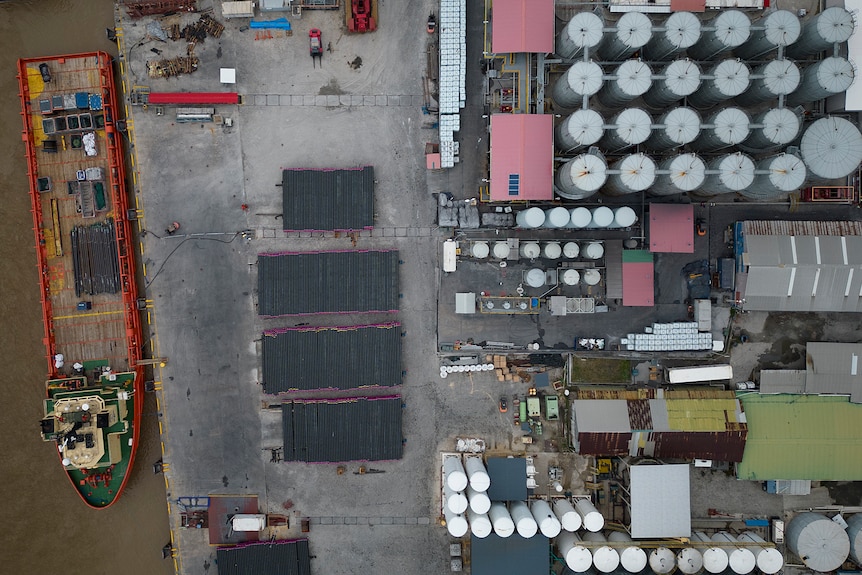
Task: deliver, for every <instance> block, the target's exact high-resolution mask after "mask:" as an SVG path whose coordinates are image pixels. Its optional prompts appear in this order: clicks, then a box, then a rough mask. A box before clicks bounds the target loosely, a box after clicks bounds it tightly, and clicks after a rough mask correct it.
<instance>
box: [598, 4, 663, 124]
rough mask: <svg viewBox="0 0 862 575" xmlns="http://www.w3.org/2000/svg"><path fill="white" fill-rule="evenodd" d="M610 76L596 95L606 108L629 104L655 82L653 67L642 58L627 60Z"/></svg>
mask: <svg viewBox="0 0 862 575" xmlns="http://www.w3.org/2000/svg"><path fill="white" fill-rule="evenodd" d="M634 13H635V12H629V14H634ZM610 78H611V79H610V80H608V81H607V82H606V83H605V85H604V86H602V89H601V90H599V93H598V96H597V97H596V100H597V101H599V102H601V104H602V106H604V107H605V108H621V107H623V106H626V105H628V103H629V102H631V101H632V100H634V99H635V98H638V97H640V96H642V95H644V94H645V93H646V92H647V90H649V89H650V87H652V83H653V73H652V68H650V66H649V64H647V63H646V62H643V61H642V60H626V61H625V62H623V63H622V64H620V65H619V66H617V68H616V69H615V70H613V71H612V72H611V74H610Z"/></svg>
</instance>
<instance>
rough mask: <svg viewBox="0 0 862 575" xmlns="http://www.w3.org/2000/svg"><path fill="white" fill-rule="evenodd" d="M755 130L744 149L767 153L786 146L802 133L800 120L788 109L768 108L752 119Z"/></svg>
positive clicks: (797, 115)
mask: <svg viewBox="0 0 862 575" xmlns="http://www.w3.org/2000/svg"><path fill="white" fill-rule="evenodd" d="M753 123H754V125H755V126H760V128H755V129H754V130H752V133H751V136H750V137H749V138H748V140H746V141H745V145H744V147H745V148H746V149H752V151H761V152H762V151H767V150H771V149H775V148H777V147H780V146H786V145H787V144H789V143H790V142H792V141H793V140H795V139H796V138H797V137H798V136H799V134H800V132H801V131H802V118H801V117H800V116H799V114H797V113H796V112H794V111H793V110H790V109H789V108H770V109H769V110H766V111H764V112H761V113H760V114H759V115H757V116H755V117H754V121H753Z"/></svg>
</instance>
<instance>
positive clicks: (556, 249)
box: [543, 211, 569, 260]
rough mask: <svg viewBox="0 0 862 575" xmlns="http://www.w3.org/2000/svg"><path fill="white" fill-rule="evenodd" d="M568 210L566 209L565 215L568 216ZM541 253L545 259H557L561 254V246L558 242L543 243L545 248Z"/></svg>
mask: <svg viewBox="0 0 862 575" xmlns="http://www.w3.org/2000/svg"><path fill="white" fill-rule="evenodd" d="M568 213H569V212H568V211H566V215H567V216H568ZM543 255H544V256H545V259H549V260H558V259H560V256H561V255H563V248H562V247H560V244H559V243H558V242H548V243H546V244H545V249H544V250H543Z"/></svg>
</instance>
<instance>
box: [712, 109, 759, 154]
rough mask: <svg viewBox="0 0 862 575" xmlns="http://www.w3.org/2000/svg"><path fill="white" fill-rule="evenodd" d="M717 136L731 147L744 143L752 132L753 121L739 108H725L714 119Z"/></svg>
mask: <svg viewBox="0 0 862 575" xmlns="http://www.w3.org/2000/svg"><path fill="white" fill-rule="evenodd" d="M713 124H714V126H715V127H714V128H712V129H713V130H714V131H715V135H716V136H717V137H718V138H719V139H720V140H721V141H722V142H723V143H725V144H729V145H731V146H733V145H736V144H739V143H740V142H742V141H744V140H745V139H746V138H747V137H748V134H749V133H750V132H751V129H750V128H749V125H750V124H751V119H750V118H749V117H748V114H746V113H745V111H743V110H741V109H739V108H725V109H724V110H722V111H720V112H719V113H718V114H716V115H715V116H714V117H713Z"/></svg>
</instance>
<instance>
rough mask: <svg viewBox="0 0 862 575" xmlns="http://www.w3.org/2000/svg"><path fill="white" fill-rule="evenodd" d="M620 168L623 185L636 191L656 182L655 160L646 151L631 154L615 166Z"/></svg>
mask: <svg viewBox="0 0 862 575" xmlns="http://www.w3.org/2000/svg"><path fill="white" fill-rule="evenodd" d="M614 168H615V169H617V170H619V171H620V172H621V173H620V174H619V177H620V180H621V182H622V183H623V185H624V186H625V187H626V188H627V189H629V190H633V191H636V192H642V191H643V190H646V189H647V188H649V187H650V186H651V185H652V184H653V182H655V171H656V165H655V161H654V160H653V159H652V158H650V157H649V156H647V155H646V154H644V153H638V154H629V155H628V156H626V157H624V158H623V159H622V160H620V161H619V162H617V164H616V165H615V166H614Z"/></svg>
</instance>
